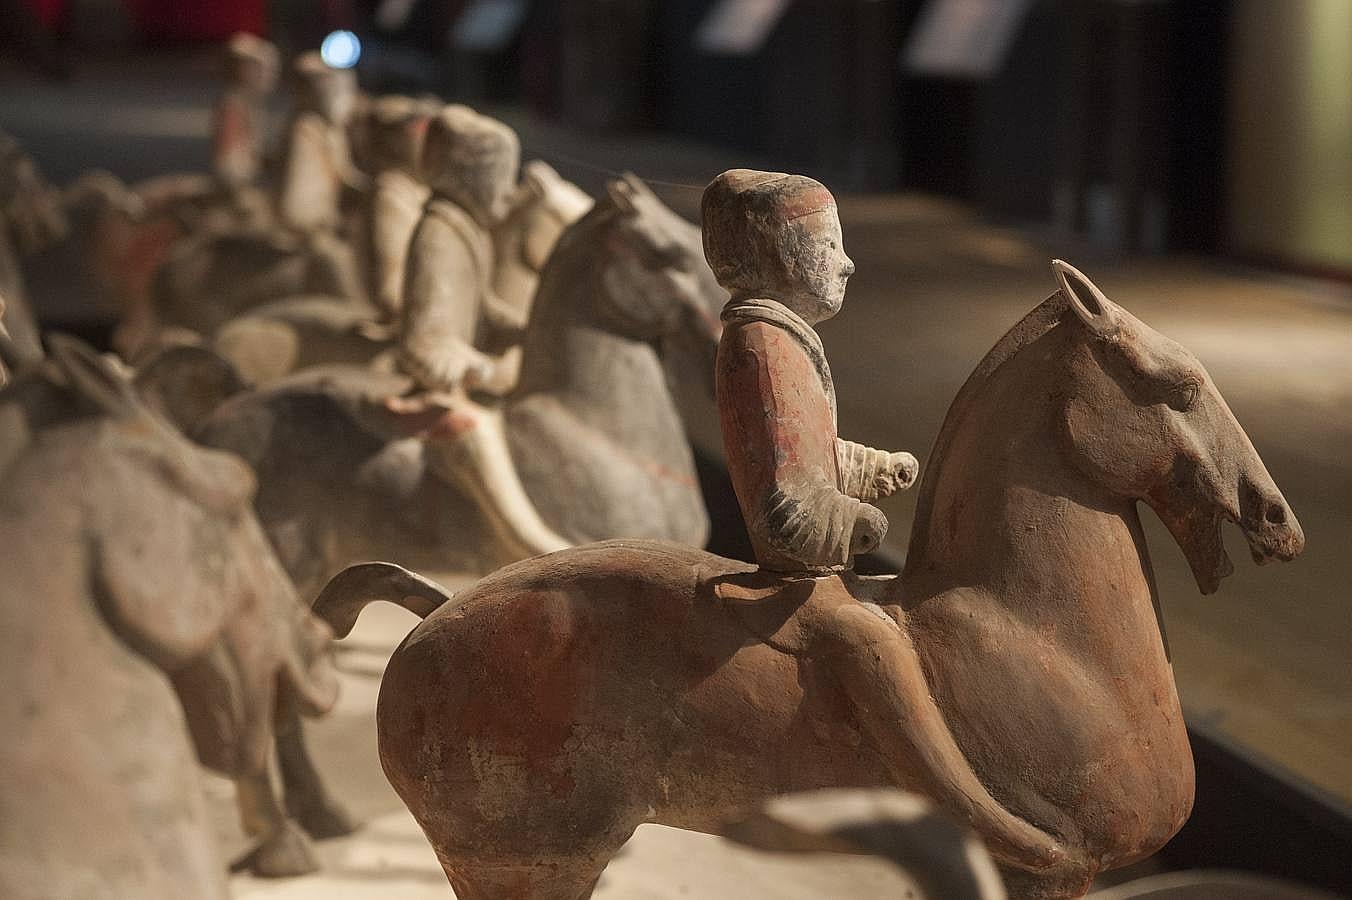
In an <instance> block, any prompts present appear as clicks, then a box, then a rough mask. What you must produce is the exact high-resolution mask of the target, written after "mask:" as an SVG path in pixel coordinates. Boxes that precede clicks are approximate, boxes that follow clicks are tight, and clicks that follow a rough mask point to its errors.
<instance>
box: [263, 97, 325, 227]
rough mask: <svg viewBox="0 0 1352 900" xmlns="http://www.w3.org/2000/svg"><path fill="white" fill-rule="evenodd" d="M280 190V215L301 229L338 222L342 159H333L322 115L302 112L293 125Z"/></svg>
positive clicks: (284, 220) (283, 164) (280, 217)
mask: <svg viewBox="0 0 1352 900" xmlns="http://www.w3.org/2000/svg"><path fill="white" fill-rule="evenodd" d="M287 138H288V139H287V145H286V156H285V159H284V160H283V161H282V174H281V180H280V182H279V183H278V191H277V218H278V219H280V220H281V222H282V224H284V225H286V226H287V227H289V228H294V229H296V230H297V231H302V232H312V231H316V230H319V229H321V228H332V227H334V226H336V225H337V216H338V184H337V179H338V178H339V177H340V174H339V172H338V171H337V168H336V167H337V165H338V164H339V161H338V160H335V159H333V158H332V157H333V154H332V153H331V148H330V146H329V141H328V135H327V134H326V133H325V126H324V125H323V124H322V122H321V121H320V120H319V118H318V116H314V115H310V114H307V115H302V116H300V117H298V118H297V119H296V121H295V122H293V123H292V125H291V131H290V134H289V135H288V136H287Z"/></svg>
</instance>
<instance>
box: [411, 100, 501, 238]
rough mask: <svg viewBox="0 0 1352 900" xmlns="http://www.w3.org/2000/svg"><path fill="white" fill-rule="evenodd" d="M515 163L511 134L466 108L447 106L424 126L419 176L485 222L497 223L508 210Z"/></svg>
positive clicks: (493, 121) (435, 190)
mask: <svg viewBox="0 0 1352 900" xmlns="http://www.w3.org/2000/svg"><path fill="white" fill-rule="evenodd" d="M520 165H521V142H520V141H519V140H518V139H517V136H516V132H515V131H513V130H512V129H511V128H509V127H508V126H507V125H505V124H503V123H502V122H499V121H498V120H497V119H491V118H489V117H488V116H481V115H479V114H478V113H476V112H475V111H474V110H472V109H470V108H469V107H467V106H460V105H458V104H457V105H452V106H448V107H446V108H445V109H443V110H442V111H441V112H440V113H439V114H438V115H436V116H434V117H433V118H432V120H431V122H430V123H429V124H428V126H427V137H426V138H425V139H424V142H423V156H422V170H423V179H424V180H425V181H426V182H427V184H428V186H429V187H431V188H432V190H433V191H434V192H435V193H436V194H437V195H438V196H442V197H446V198H447V199H450V200H453V201H455V202H456V203H459V204H460V205H461V206H463V207H464V208H465V209H466V210H468V211H469V212H470V214H471V215H473V216H475V217H476V218H477V219H478V220H479V221H480V222H482V223H483V224H485V225H492V224H495V223H497V222H500V221H502V219H503V218H504V217H505V216H506V215H507V213H508V212H509V211H510V210H511V206H512V199H513V197H514V195H515V193H516V178H517V169H518V168H519V167H520Z"/></svg>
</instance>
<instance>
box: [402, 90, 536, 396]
mask: <svg viewBox="0 0 1352 900" xmlns="http://www.w3.org/2000/svg"><path fill="white" fill-rule="evenodd" d="M520 162H521V145H520V143H519V141H518V140H517V136H516V132H514V131H512V129H510V128H508V127H507V126H506V125H504V124H503V123H501V122H499V121H497V120H496V119H491V118H489V117H487V116H482V115H479V114H478V113H476V112H474V111H473V110H472V109H470V108H468V107H466V106H458V105H457V106H448V107H446V109H444V110H443V111H442V112H441V114H440V115H438V116H437V117H435V118H434V119H433V120H432V121H431V123H430V124H429V125H428V130H427V138H426V141H425V143H424V146H423V174H424V177H425V178H426V180H427V183H428V185H429V186H430V187H431V189H432V199H431V200H430V201H429V202H428V204H427V207H426V209H425V211H424V212H423V217H422V220H421V221H420V222H419V223H418V227H417V230H416V231H415V232H414V235H413V244H412V246H411V247H410V248H409V256H408V269H407V275H406V277H405V281H404V315H403V325H402V332H401V335H400V339H399V340H400V354H399V357H400V365H401V367H402V368H403V369H404V370H405V371H406V372H407V373H408V374H409V375H410V376H412V377H413V378H414V379H415V380H416V381H418V382H419V384H421V385H422V387H424V388H426V389H428V390H438V391H454V390H457V389H459V388H461V387H462V386H463V387H465V388H469V389H475V388H481V389H488V390H490V392H492V386H494V385H498V386H501V387H507V386H510V385H511V384H513V383H515V380H516V377H515V372H506V371H501V370H500V369H499V366H500V365H501V361H499V360H495V359H492V358H490V357H489V356H487V355H485V354H484V353H481V352H480V351H479V350H478V349H476V347H475V344H476V340H477V338H478V337H479V335H480V333H481V332H482V331H483V330H484V329H486V328H488V327H490V320H491V318H492V315H493V312H494V310H495V308H496V306H497V303H496V298H495V297H494V295H493V289H492V277H493V269H494V258H493V243H492V240H491V237H490V229H492V228H493V226H494V225H496V224H497V223H498V222H501V221H502V220H503V218H505V217H506V215H507V213H508V212H509V211H510V210H511V203H512V199H513V196H514V192H515V190H516V178H517V168H518V167H519V166H520Z"/></svg>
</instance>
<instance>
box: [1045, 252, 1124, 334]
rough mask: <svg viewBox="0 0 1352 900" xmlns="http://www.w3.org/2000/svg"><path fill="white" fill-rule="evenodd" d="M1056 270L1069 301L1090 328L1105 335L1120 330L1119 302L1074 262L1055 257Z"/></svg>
mask: <svg viewBox="0 0 1352 900" xmlns="http://www.w3.org/2000/svg"><path fill="white" fill-rule="evenodd" d="M1052 271H1053V272H1054V273H1056V280H1057V282H1058V283H1059V284H1060V287H1061V293H1062V294H1064V295H1065V298H1066V302H1068V303H1069V304H1070V308H1071V309H1073V310H1075V315H1077V316H1079V318H1080V321H1081V322H1083V323H1084V324H1085V325H1087V326H1088V327H1089V330H1090V331H1092V332H1093V333H1094V334H1097V335H1100V336H1103V337H1107V336H1110V335H1113V334H1116V333H1117V329H1118V324H1119V322H1118V309H1117V304H1115V303H1113V302H1112V301H1111V300H1109V299H1108V298H1107V297H1105V296H1103V291H1100V290H1099V289H1098V287H1097V286H1096V285H1095V284H1094V282H1092V281H1090V280H1089V279H1088V278H1086V277H1085V274H1084V273H1083V272H1081V271H1080V270H1079V269H1077V268H1075V267H1074V266H1072V265H1071V264H1070V263H1068V262H1064V261H1062V260H1059V259H1054V260H1052Z"/></svg>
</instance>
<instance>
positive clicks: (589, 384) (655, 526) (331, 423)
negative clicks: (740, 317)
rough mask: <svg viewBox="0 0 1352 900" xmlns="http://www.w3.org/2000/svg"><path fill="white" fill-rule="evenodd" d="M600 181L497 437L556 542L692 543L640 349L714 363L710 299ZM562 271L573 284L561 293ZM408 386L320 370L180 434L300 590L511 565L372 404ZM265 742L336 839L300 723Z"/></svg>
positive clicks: (668, 422)
mask: <svg viewBox="0 0 1352 900" xmlns="http://www.w3.org/2000/svg"><path fill="white" fill-rule="evenodd" d="M612 188H613V190H612V192H611V193H610V194H608V195H607V197H606V198H604V199H603V200H602V201H601V202H600V203H599V204H598V205H597V208H596V209H594V210H593V211H592V212H591V213H589V214H588V215H587V216H586V217H584V219H583V220H582V221H580V222H578V223H577V224H576V225H575V226H573V228H572V229H570V232H569V234H570V235H572V237H568V236H565V239H564V240H563V241H562V242H561V243H560V246H559V249H558V250H557V252H556V253H554V254H553V256H552V257H551V262H550V264H549V266H548V268H547V272H546V276H545V279H544V283H543V284H542V286H541V290H540V299H539V302H538V306H537V308H538V309H539V310H540V315H541V316H543V318H540V320H539V321H538V322H533V324H532V327H531V331H532V335H534V336H535V337H534V340H533V343H531V342H528V347H527V350H526V353H525V370H526V371H527V372H528V373H530V379H531V380H530V382H529V385H528V386H527V385H523V387H522V389H521V390H520V391H519V392H518V393H516V394H514V395H512V396H511V397H509V398H508V399H507V401H506V404H505V407H506V412H505V417H506V422H507V424H508V426H509V428H510V429H512V430H515V429H517V428H521V429H522V430H523V431H529V433H530V434H531V435H532V437H531V438H524V436H523V437H518V436H516V435H514V434H513V433H512V431H509V432H508V438H509V440H510V442H511V447H512V452H513V457H514V459H515V461H516V465H517V466H518V467H520V468H521V469H522V470H523V471H524V472H529V473H531V475H532V477H531V481H530V500H531V501H533V502H534V503H536V504H538V505H539V506H540V508H541V509H542V510H550V511H551V512H550V513H549V515H557V516H559V519H558V520H557V521H550V525H551V526H552V527H555V528H558V529H561V530H563V533H564V534H565V535H566V536H569V537H571V538H572V539H574V540H591V539H597V538H603V537H613V536H617V535H633V536H647V537H658V538H664V539H667V540H673V541H679V542H684V543H689V544H692V545H700V544H703V543H704V541H705V539H706V536H707V532H708V518H707V513H706V512H705V510H704V505H703V498H702V496H701V494H700V492H699V487H698V485H697V484H696V479H695V469H694V461H693V458H692V456H691V452H690V449H689V446H688V444H687V443H686V440H685V436H684V433H683V430H682V424H681V421H680V419H679V417H678V416H677V415H676V413H675V410H674V407H673V405H672V401H671V398H670V395H669V394H668V392H667V387H666V376H665V373H664V371H663V369H662V366H661V362H660V360H659V358H658V355H657V353H656V351H655V350H654V348H653V344H658V345H661V344H662V343H663V342H664V341H666V340H667V339H668V338H669V337H676V336H675V335H672V334H671V333H672V332H679V331H682V330H686V329H693V330H694V331H695V335H696V337H695V338H694V339H689V340H685V342H684V343H686V344H698V343H699V342H700V341H702V342H703V343H704V344H706V345H707V347H706V349H705V355H706V357H707V358H708V359H710V360H712V354H713V353H714V351H715V350H716V348H717V342H718V332H717V331H716V330H711V328H710V324H709V323H710V322H713V323H715V324H716V323H717V321H718V320H717V306H716V305H715V304H721V298H720V297H718V296H717V295H710V294H709V293H707V292H705V287H706V285H707V282H706V281H705V280H704V279H703V278H700V277H695V276H692V275H691V274H690V273H691V272H692V271H695V269H696V267H699V266H704V265H705V264H704V257H703V250H702V247H701V245H700V243H699V240H698V230H697V229H693V238H694V239H693V240H692V226H690V225H689V223H687V222H685V221H684V220H681V219H680V218H679V217H677V216H676V215H675V214H673V213H672V212H671V211H670V210H668V209H666V207H664V206H662V205H661V204H660V202H658V201H657V200H656V198H655V197H652V196H651V194H649V193H647V191H646V188H643V189H639V188H636V187H634V186H633V185H630V184H627V183H617V184H616V185H613V186H612ZM556 270H557V271H556ZM551 273H554V274H551ZM583 273H585V274H583ZM574 278H576V279H579V280H580V281H581V282H582V285H580V286H573V285H570V284H569V281H570V279H574ZM709 280H712V278H711V276H710V278H709ZM711 307H712V308H711ZM537 318H539V317H538V316H537ZM680 337H683V336H680ZM536 357H548V359H543V358H540V359H537V358H536ZM708 368H709V369H710V371H712V363H710V365H709V367H708ZM545 372H549V373H552V376H553V377H556V378H558V379H559V380H558V382H557V383H556V384H549V383H548V380H547V378H545V376H544V373H545ZM617 386H618V389H617ZM408 387H409V381H408V379H406V378H404V377H402V376H397V375H389V374H381V373H378V372H373V371H369V370H367V369H364V368H353V367H346V368H342V367H331V368H325V367H320V368H316V369H313V370H310V371H308V372H300V373H296V374H295V375H293V376H291V377H290V378H288V379H283V380H281V381H279V382H277V383H276V384H274V385H272V386H270V387H268V388H265V389H261V390H256V391H248V392H244V393H240V394H236V395H235V396H234V397H232V398H231V399H229V400H227V401H226V402H225V403H223V404H222V405H221V406H220V408H218V409H217V410H216V411H215V412H213V413H212V414H211V415H209V416H208V417H207V418H206V419H205V420H203V422H202V423H201V425H200V427H199V428H198V429H197V430H196V431H195V432H194V435H195V437H196V438H197V439H199V440H200V441H202V442H203V443H205V444H207V445H209V446H214V447H220V448H223V449H228V450H232V451H234V452H236V453H238V454H240V455H241V456H243V457H244V458H245V459H246V460H247V461H248V462H249V463H250V464H251V465H252V466H253V468H254V470H255V471H256V472H257V474H258V479H259V490H258V495H257V499H256V504H255V505H256V509H257V512H258V516H259V519H260V520H261V521H262V523H263V527H264V529H265V530H266V531H267V533H268V536H269V538H270V539H271V540H272V543H273V546H274V547H275V548H276V550H277V552H278V556H279V557H280V558H281V560H282V563H283V565H284V566H285V567H286V569H287V572H288V573H289V574H290V575H291V577H292V579H293V580H294V581H295V583H296V585H297V587H298V588H299V589H300V591H301V593H302V594H303V595H307V596H313V595H314V594H315V593H317V592H318V590H319V588H320V587H321V586H322V585H323V584H324V582H325V580H326V579H328V578H330V577H331V576H332V575H333V574H335V573H336V572H338V571H339V570H340V569H342V567H343V566H345V565H349V564H351V563H354V562H358V561H361V560H367V559H382V558H383V559H396V560H399V561H400V562H403V563H405V564H407V565H410V566H416V567H419V568H424V569H427V570H431V571H437V572H448V571H449V572H461V573H466V572H471V573H472V572H482V571H485V570H488V569H491V568H492V567H494V566H496V565H499V564H501V563H503V562H509V561H511V558H504V554H503V549H502V547H500V546H499V545H498V543H497V539H496V537H495V535H494V532H493V530H492V529H491V527H490V526H489V524H488V523H487V522H485V521H484V518H483V517H482V516H481V515H480V513H479V512H478V510H477V509H476V507H475V505H474V504H473V503H471V502H470V500H469V499H468V498H467V497H466V496H465V494H464V492H463V491H461V490H460V489H459V488H458V487H456V484H457V479H458V478H459V477H462V476H463V472H460V471H459V470H458V469H457V471H455V472H450V471H448V469H449V468H450V467H452V466H459V465H460V461H459V460H456V459H454V458H453V456H454V448H453V447H447V446H445V445H444V444H443V442H442V439H443V438H444V437H445V435H439V434H438V433H427V434H425V433H423V432H424V431H425V430H426V428H425V424H420V423H419V422H417V421H410V417H406V416H400V415H397V414H394V413H391V412H389V411H388V410H387V409H386V408H385V405H384V402H383V401H384V400H385V398H388V397H392V396H397V395H399V394H401V393H403V392H405V391H406V390H407V389H408ZM710 396H711V394H710ZM707 402H708V401H707V400H706V403H707ZM493 414H494V415H497V413H493ZM639 431H642V434H638V432H639ZM560 444H564V445H570V446H567V447H566V449H563V450H560V449H558V447H559V445H560ZM448 457H451V458H450V459H448ZM612 482H613V483H612ZM579 507H580V509H579ZM512 558H514V557H512ZM279 741H280V744H279V749H280V751H281V762H282V775H283V779H284V781H285V782H286V784H287V796H288V802H289V803H291V804H292V807H293V809H294V810H295V812H296V815H297V818H298V820H299V821H300V822H301V823H302V825H305V826H306V827H307V829H309V830H311V832H312V833H315V832H316V831H319V832H320V833H335V832H341V831H344V830H346V829H347V828H349V827H350V825H349V824H348V823H347V822H346V816H345V814H344V813H343V811H342V810H341V809H340V808H339V807H338V806H337V805H336V804H335V803H334V802H333V801H332V800H331V799H330V798H329V797H328V795H327V793H326V792H325V791H324V789H323V786H322V784H321V783H320V780H319V778H318V776H317V775H316V773H315V770H314V767H313V765H312V763H311V762H310V760H309V757H308V755H307V754H306V752H305V749H304V746H303V742H302V741H301V740H300V738H299V722H298V721H297V720H295V719H294V718H293V719H292V720H291V721H290V722H289V723H287V725H286V726H285V727H283V728H281V729H280V732H279Z"/></svg>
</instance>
